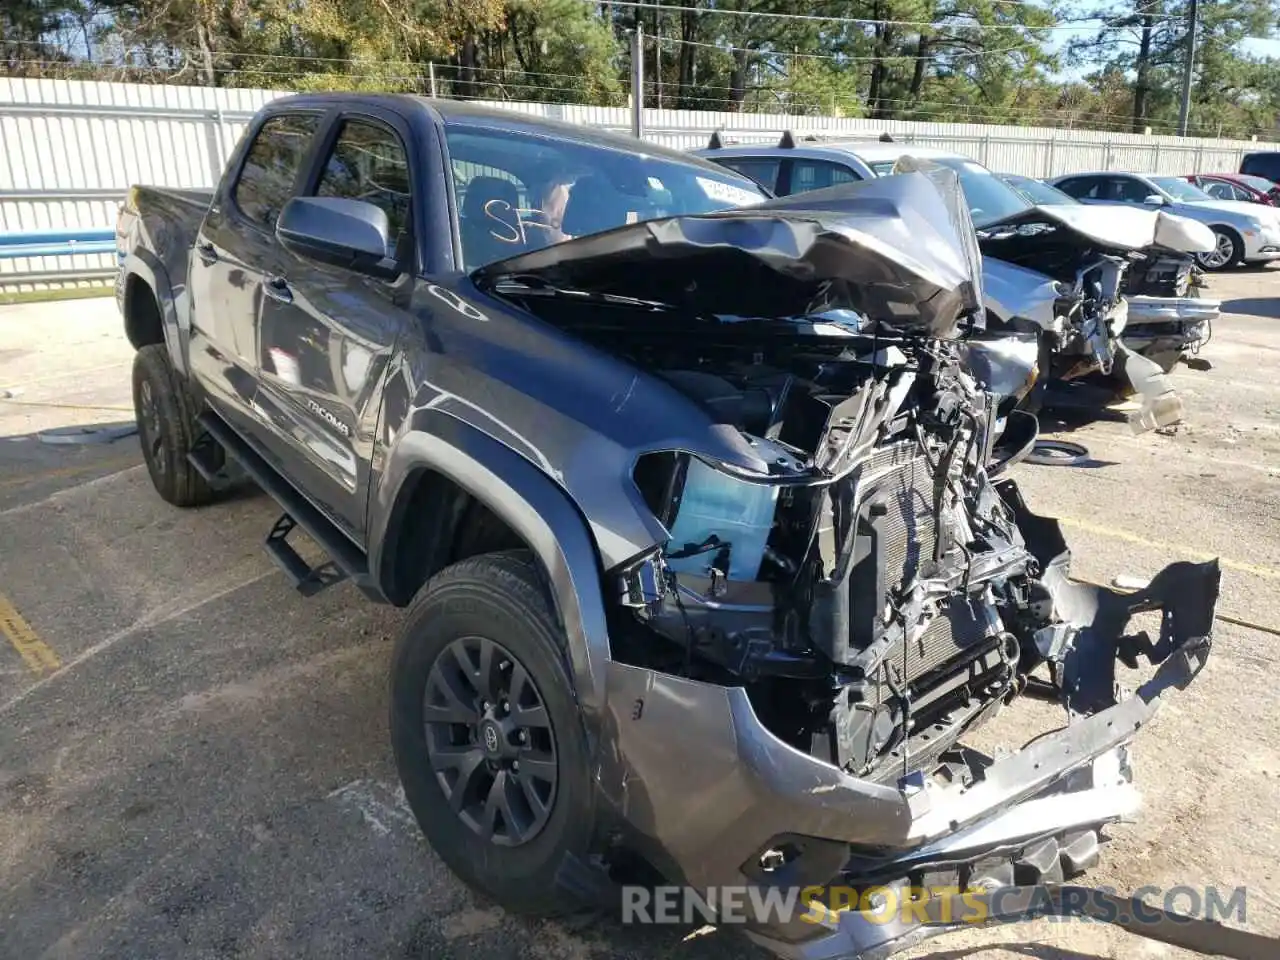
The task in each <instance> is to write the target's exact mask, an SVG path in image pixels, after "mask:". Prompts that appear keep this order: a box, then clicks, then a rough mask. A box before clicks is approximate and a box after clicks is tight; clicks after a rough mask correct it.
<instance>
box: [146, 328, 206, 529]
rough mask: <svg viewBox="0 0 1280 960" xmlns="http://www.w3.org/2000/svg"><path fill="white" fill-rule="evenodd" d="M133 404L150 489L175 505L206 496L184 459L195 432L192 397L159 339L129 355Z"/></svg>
mask: <svg viewBox="0 0 1280 960" xmlns="http://www.w3.org/2000/svg"><path fill="white" fill-rule="evenodd" d="M133 408H134V413H135V415H136V417H137V420H138V438H139V440H140V441H141V443H142V459H143V461H144V462H145V463H146V465H147V473H149V474H150V475H151V483H152V485H153V486H154V487H155V488H156V492H157V493H158V494H160V496H161V497H162V498H164V499H165V500H167V501H168V502H169V503H172V504H173V505H174V506H175V507H196V506H200V505H202V504H205V503H208V502H209V501H210V500H212V499H213V490H212V488H210V486H209V484H208V483H207V482H206V481H205V479H204V477H202V476H200V474H199V473H198V472H197V471H196V468H195V467H193V466H192V465H191V462H190V461H189V460H187V454H188V453H190V452H191V448H192V445H193V444H194V443H195V438H196V437H197V436H199V434H200V430H199V428H198V427H197V426H196V422H195V403H194V401H193V400H192V399H191V395H190V394H189V393H188V392H187V387H186V384H185V383H184V382H183V380H182V378H181V377H180V376H178V375H177V373H176V372H175V371H174V369H173V366H172V365H171V364H170V363H169V353H168V350H167V349H166V348H165V346H164V344H162V343H154V344H149V345H147V346H145V347H143V348H142V349H141V350H139V351H138V352H137V353H136V354H135V355H134V358H133Z"/></svg>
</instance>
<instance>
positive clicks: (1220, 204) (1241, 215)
mask: <svg viewBox="0 0 1280 960" xmlns="http://www.w3.org/2000/svg"><path fill="white" fill-rule="evenodd" d="M1050 182H1051V183H1052V184H1053V185H1054V186H1055V187H1058V188H1059V189H1060V190H1062V191H1064V192H1065V193H1069V194H1071V196H1073V197H1075V198H1076V199H1077V200H1079V201H1080V202H1082V203H1086V204H1098V203H1102V204H1116V205H1121V206H1134V207H1148V208H1156V209H1161V210H1164V211H1166V212H1168V213H1176V214H1178V215H1179V216H1182V217H1189V218H1190V219H1192V220H1199V221H1200V222H1201V223H1203V224H1205V225H1207V226H1208V227H1209V228H1210V229H1211V230H1213V233H1214V237H1215V238H1216V244H1215V246H1214V249H1212V250H1210V251H1208V252H1206V253H1203V254H1201V255H1200V256H1199V257H1198V259H1199V261H1200V265H1201V266H1202V267H1204V268H1205V269H1206V270H1221V269H1223V268H1225V267H1231V266H1236V265H1238V264H1241V263H1265V262H1266V261H1269V260H1275V259H1277V258H1280V213H1277V212H1276V211H1274V210H1269V209H1267V208H1265V207H1262V206H1258V205H1257V204H1251V203H1241V202H1240V201H1238V200H1215V199H1214V198H1213V197H1211V196H1209V194H1207V193H1205V192H1204V191H1203V190H1201V189H1200V188H1199V187H1195V186H1192V185H1191V184H1189V183H1187V181H1186V180H1184V179H1182V177H1175V176H1168V175H1164V174H1147V173H1122V172H1118V171H1114V170H1106V171H1100V172H1096V173H1072V174H1068V175H1067V176H1064V177H1058V178H1056V179H1054V180H1051V181H1050Z"/></svg>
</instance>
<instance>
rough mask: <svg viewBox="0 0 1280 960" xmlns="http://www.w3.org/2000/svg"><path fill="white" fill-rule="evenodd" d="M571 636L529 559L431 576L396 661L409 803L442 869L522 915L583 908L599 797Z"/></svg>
mask: <svg viewBox="0 0 1280 960" xmlns="http://www.w3.org/2000/svg"><path fill="white" fill-rule="evenodd" d="M566 663H567V658H566V656H565V639H564V631H563V629H562V628H561V627H560V625H559V623H558V622H557V620H556V617H555V612H554V610H553V609H552V607H551V604H550V602H549V601H548V598H547V594H546V590H545V589H544V586H543V584H542V582H541V578H540V577H539V575H538V569H537V567H535V565H534V564H533V562H532V560H531V558H530V556H529V554H528V553H527V551H508V552H501V553H489V554H482V555H480V556H477V557H472V558H470V559H467V560H463V561H460V562H459V563H456V564H454V565H453V566H451V567H448V568H446V569H445V570H443V571H441V572H440V573H438V574H437V575H436V576H435V577H433V578H432V579H431V580H430V581H429V582H428V583H427V584H426V586H425V587H423V589H422V591H421V592H420V593H419V595H418V597H417V598H416V599H415V600H414V603H413V606H412V608H411V609H410V613H409V617H408V622H407V623H406V625H405V628H404V632H403V633H402V634H401V636H400V639H399V641H398V642H397V644H396V648H395V652H394V654H393V656H392V662H391V741H392V747H393V749H394V751H395V758H396V767H397V769H398V770H399V773H400V780H401V782H402V783H403V785H404V791H405V797H406V799H407V800H408V801H409V806H410V808H411V809H412V810H413V813H414V816H415V817H416V818H417V820H418V824H419V825H420V826H421V828H422V832H423V833H424V834H426V837H427V840H428V842H429V843H430V844H431V846H432V848H433V849H434V850H435V851H436V853H437V854H439V856H440V858H441V859H442V860H443V861H444V862H445V864H446V865H447V866H448V867H449V868H450V869H451V870H453V872H454V873H455V874H457V875H458V876H459V877H461V878H462V879H463V880H464V881H466V882H467V883H468V884H470V885H471V886H472V887H474V888H476V889H478V890H480V891H481V892H483V893H485V894H486V895H488V896H490V897H492V898H493V899H494V900H496V901H497V902H498V903H500V904H501V905H502V906H504V907H506V908H507V909H509V910H512V911H515V912H519V913H530V914H538V915H543V916H546V915H554V914H557V913H563V912H565V911H566V910H571V909H575V908H577V907H579V906H581V903H580V902H579V901H578V900H577V896H576V891H575V890H573V889H566V885H567V883H568V882H569V878H573V877H575V876H577V875H578V874H579V873H580V872H581V870H582V869H583V867H582V865H583V864H585V863H586V858H587V853H588V850H589V847H590V844H591V840H592V834H593V830H594V821H595V815H594V809H595V795H594V791H593V787H592V784H591V779H590V776H589V768H588V764H589V761H588V753H587V746H586V738H585V735H584V731H583V727H582V718H581V716H580V715H579V711H578V707H577V704H576V703H575V701H574V696H573V685H572V681H571V678H570V675H569V672H568V669H567V666H566Z"/></svg>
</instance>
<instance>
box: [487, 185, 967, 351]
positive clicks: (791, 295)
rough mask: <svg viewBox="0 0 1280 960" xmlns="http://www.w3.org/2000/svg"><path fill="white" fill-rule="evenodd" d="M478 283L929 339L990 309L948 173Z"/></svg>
mask: <svg viewBox="0 0 1280 960" xmlns="http://www.w3.org/2000/svg"><path fill="white" fill-rule="evenodd" d="M472 278H473V280H474V281H475V282H476V283H477V284H478V285H480V286H484V287H490V286H492V284H493V283H494V282H495V281H498V280H504V281H512V280H518V281H521V282H524V283H533V284H538V285H543V286H549V287H554V288H557V289H559V290H562V291H571V292H573V293H577V294H595V295H608V296H613V297H629V298H635V299H636V300H641V301H648V302H651V303H658V304H662V305H665V306H669V307H674V308H677V309H680V310H685V311H689V312H690V313H694V314H699V315H704V316H705V315H715V316H719V317H755V318H761V317H765V318H775V317H776V318H782V317H788V318H790V317H800V316H812V315H815V314H820V313H824V312H827V311H832V310H840V309H847V310H854V311H857V312H859V313H861V314H863V315H864V316H866V317H867V318H868V319H870V320H872V321H877V322H882V323H885V324H887V325H888V326H889V327H890V328H892V329H894V330H899V331H902V332H910V333H914V334H917V335H924V336H934V337H950V336H954V335H955V333H956V331H957V329H958V326H959V324H960V321H961V319H962V318H963V317H964V316H965V315H966V314H970V313H978V312H979V311H980V310H981V307H982V302H983V296H982V268H981V257H980V254H979V252H978V247H977V243H976V240H975V238H974V234H973V225H972V221H971V220H970V218H969V211H968V207H967V206H966V205H965V203H964V199H963V194H962V193H961V192H960V185H959V180H958V178H957V177H956V175H955V173H954V172H953V171H950V170H945V169H942V168H938V169H931V170H921V171H918V172H913V173H909V174H906V175H904V176H900V177H886V178H880V179H876V180H868V181H864V182H860V183H854V184H847V185H842V186H839V187H832V188H830V189H828V190H820V191H814V192H811V193H804V194H798V195H794V196H791V197H784V198H779V199H776V200H770V201H768V202H766V203H762V204H758V205H756V206H752V207H744V208H738V209H733V210H726V211H721V212H717V213H710V214H701V215H696V216H677V217H669V218H666V219H662V220H649V221H644V222H641V223H636V224H630V225H627V226H624V227H619V228H618V229H615V230H610V231H608V232H605V233H598V234H591V235H589V236H584V237H579V238H576V239H573V240H568V241H565V242H562V243H558V244H554V245H552V246H549V247H545V248H543V249H541V250H536V251H533V252H531V253H525V254H520V255H518V256H515V257H511V258H508V259H506V260H501V261H498V262H496V263H491V264H488V265H487V266H484V267H481V268H480V269H478V270H477V271H475V272H474V273H473V274H472Z"/></svg>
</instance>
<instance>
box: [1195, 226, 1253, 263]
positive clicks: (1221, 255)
mask: <svg viewBox="0 0 1280 960" xmlns="http://www.w3.org/2000/svg"><path fill="white" fill-rule="evenodd" d="M1213 237H1214V241H1215V246H1214V248H1213V249H1212V250H1210V251H1209V252H1208V253H1197V254H1196V260H1198V261H1199V263H1200V266H1202V267H1204V268H1205V269H1206V270H1224V269H1226V268H1227V267H1234V266H1236V265H1238V264H1239V263H1240V262H1241V261H1242V260H1243V259H1244V241H1243V240H1241V239H1240V236H1239V234H1237V233H1236V232H1235V231H1234V230H1230V229H1228V228H1226V227H1214V228H1213Z"/></svg>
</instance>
